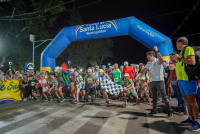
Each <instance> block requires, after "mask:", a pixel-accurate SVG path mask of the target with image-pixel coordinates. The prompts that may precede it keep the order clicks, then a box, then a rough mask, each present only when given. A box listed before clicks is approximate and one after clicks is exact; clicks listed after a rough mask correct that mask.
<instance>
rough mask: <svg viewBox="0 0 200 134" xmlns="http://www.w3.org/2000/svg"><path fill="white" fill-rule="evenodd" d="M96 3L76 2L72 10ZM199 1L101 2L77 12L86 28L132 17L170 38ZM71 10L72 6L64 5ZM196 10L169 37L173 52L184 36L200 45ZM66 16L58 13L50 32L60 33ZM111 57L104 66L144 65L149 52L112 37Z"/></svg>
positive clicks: (126, 39)
mask: <svg viewBox="0 0 200 134" xmlns="http://www.w3.org/2000/svg"><path fill="white" fill-rule="evenodd" d="M67 1H69V0H65V2H67ZM96 1H98V0H75V2H74V5H75V7H80V6H82V5H86V4H88V3H90V2H96ZM197 1H198V0H184V1H183V0H100V1H99V2H96V3H95V4H92V5H88V6H84V7H82V8H77V10H79V12H80V14H81V16H82V19H83V21H84V23H85V24H87V23H94V22H100V21H106V20H112V19H119V18H124V17H130V16H134V17H136V18H138V19H140V20H141V21H143V22H144V23H146V24H147V25H149V26H151V27H153V28H154V29H156V30H158V31H159V32H161V33H163V34H165V35H166V36H168V37H170V36H171V35H172V34H173V32H174V31H175V30H176V29H177V27H178V26H179V25H180V24H181V22H182V21H183V20H184V19H185V17H186V16H187V14H188V13H189V12H190V11H191V9H192V8H193V7H194V5H195V4H196V3H197ZM66 8H67V9H72V8H73V4H68V5H66ZM199 17H200V10H199V6H198V7H197V9H196V10H194V12H193V13H192V15H191V16H190V17H189V18H188V20H187V21H186V22H185V23H184V24H183V25H182V27H181V28H180V29H179V30H178V32H177V33H176V34H175V35H173V36H172V38H171V39H172V42H173V47H174V49H175V50H176V39H177V38H178V37H180V36H187V37H188V39H189V44H191V45H192V46H197V45H198V44H199V42H200V40H199V39H200V38H199V37H200V34H196V35H192V34H195V33H199V31H200V28H199V24H200V23H199V20H200V19H199ZM67 18H69V13H66V12H64V13H61V14H59V15H58V18H57V20H56V22H55V25H54V27H53V28H52V29H51V32H57V33H58V32H59V31H60V30H61V29H62V28H63V27H66V26H67V22H66V19H67ZM111 39H112V40H113V44H114V46H113V48H111V50H112V51H113V54H114V57H113V58H110V59H106V60H105V61H104V64H107V63H108V62H110V63H111V64H114V63H115V62H117V63H119V64H122V62H123V61H125V60H127V61H129V63H140V62H143V63H146V62H147V60H146V52H147V51H148V50H149V49H148V48H146V47H145V46H143V45H142V44H141V43H139V42H138V41H136V40H135V39H133V38H131V37H129V36H119V37H112V38H111Z"/></svg>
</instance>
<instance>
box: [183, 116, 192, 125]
mask: <svg viewBox="0 0 200 134" xmlns="http://www.w3.org/2000/svg"><path fill="white" fill-rule="evenodd" d="M193 123H194V118H193V120H191V119H190V118H189V117H188V118H187V120H185V121H181V122H180V124H181V125H189V124H193Z"/></svg>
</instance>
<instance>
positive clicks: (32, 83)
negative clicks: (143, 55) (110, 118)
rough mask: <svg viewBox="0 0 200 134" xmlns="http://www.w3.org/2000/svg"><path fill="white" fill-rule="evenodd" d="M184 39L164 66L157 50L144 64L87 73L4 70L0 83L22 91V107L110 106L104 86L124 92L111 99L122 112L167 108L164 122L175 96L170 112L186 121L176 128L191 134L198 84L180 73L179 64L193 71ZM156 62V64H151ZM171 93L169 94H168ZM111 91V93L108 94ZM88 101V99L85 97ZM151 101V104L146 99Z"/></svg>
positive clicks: (199, 124)
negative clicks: (14, 83)
mask: <svg viewBox="0 0 200 134" xmlns="http://www.w3.org/2000/svg"><path fill="white" fill-rule="evenodd" d="M187 45H188V40H187V38H186V37H181V38H179V39H178V40H177V45H176V46H177V49H178V50H181V54H180V55H178V54H177V53H175V52H173V53H171V54H170V61H169V64H167V63H166V61H164V60H163V58H162V55H161V54H160V52H159V50H158V48H157V47H156V46H155V47H154V48H153V49H154V51H149V52H147V59H148V63H147V64H143V63H140V64H130V65H129V63H128V62H127V61H125V62H124V65H121V66H120V67H119V65H118V64H117V63H115V64H114V65H113V66H108V67H106V66H105V65H103V66H101V67H100V66H92V67H88V68H87V69H86V70H81V71H80V70H78V69H77V68H69V69H68V70H67V71H66V72H64V71H63V70H62V67H58V66H57V67H55V70H51V72H47V71H41V72H39V71H36V72H35V73H34V72H32V71H28V72H27V73H24V71H23V70H22V71H21V72H19V71H16V72H15V74H13V72H12V71H11V70H8V71H7V73H6V74H5V75H4V73H3V72H0V80H1V81H2V80H8V79H10V80H11V79H17V80H20V81H21V85H22V87H23V101H27V100H31V99H34V100H36V101H38V100H41V99H43V100H44V101H53V100H56V101H57V102H58V103H61V102H64V101H66V98H67V97H70V98H72V102H73V103H74V104H78V103H79V101H80V100H82V102H84V101H86V102H87V101H88V99H90V98H91V101H92V103H95V100H96V98H98V97H103V98H104V99H105V104H106V105H109V98H110V97H111V95H113V94H110V92H108V90H107V89H105V88H103V87H102V83H103V82H104V81H110V83H111V84H116V85H119V86H120V88H123V90H122V91H121V92H120V93H118V94H115V96H114V97H115V98H116V99H119V100H121V101H124V103H123V104H122V107H123V108H124V107H126V106H127V102H128V101H127V100H128V99H132V100H134V101H135V103H134V105H139V104H140V103H143V102H147V103H146V104H148V105H151V104H152V103H153V109H152V110H151V112H150V113H149V114H150V115H154V114H157V113H158V106H157V105H158V103H160V102H161V99H160V98H162V102H163V103H164V104H165V106H166V111H167V117H166V118H167V119H171V118H172V116H173V112H172V108H171V105H170V100H171V99H172V98H171V97H172V91H173V96H176V98H177V100H178V105H177V107H176V108H175V109H173V110H176V111H177V112H178V114H179V115H187V114H189V117H188V119H187V120H185V121H182V122H180V124H182V125H183V124H191V125H192V126H191V127H190V128H189V130H191V131H198V130H200V120H199V110H198V105H197V101H196V98H195V95H196V94H197V81H196V80H190V78H189V76H188V74H187V73H186V72H185V68H184V66H183V64H188V65H195V62H196V61H195V52H194V49H193V48H192V47H189V46H187ZM156 57H157V58H156ZM172 89H173V90H172ZM111 90H114V89H111ZM89 95H90V96H91V97H88V96H89ZM151 98H152V99H151Z"/></svg>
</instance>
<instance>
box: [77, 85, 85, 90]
mask: <svg viewBox="0 0 200 134" xmlns="http://www.w3.org/2000/svg"><path fill="white" fill-rule="evenodd" d="M77 88H78V89H81V90H84V88H85V87H84V85H83V84H81V85H79V86H77Z"/></svg>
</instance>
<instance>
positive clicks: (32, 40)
mask: <svg viewBox="0 0 200 134" xmlns="http://www.w3.org/2000/svg"><path fill="white" fill-rule="evenodd" d="M29 39H30V41H31V42H33V60H32V61H33V72H34V67H35V64H34V56H35V48H37V47H39V46H41V45H42V44H43V43H45V42H47V41H49V40H52V39H46V40H38V41H35V35H32V34H30V36H29ZM35 42H42V43H40V44H39V45H37V46H36V47H35Z"/></svg>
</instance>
